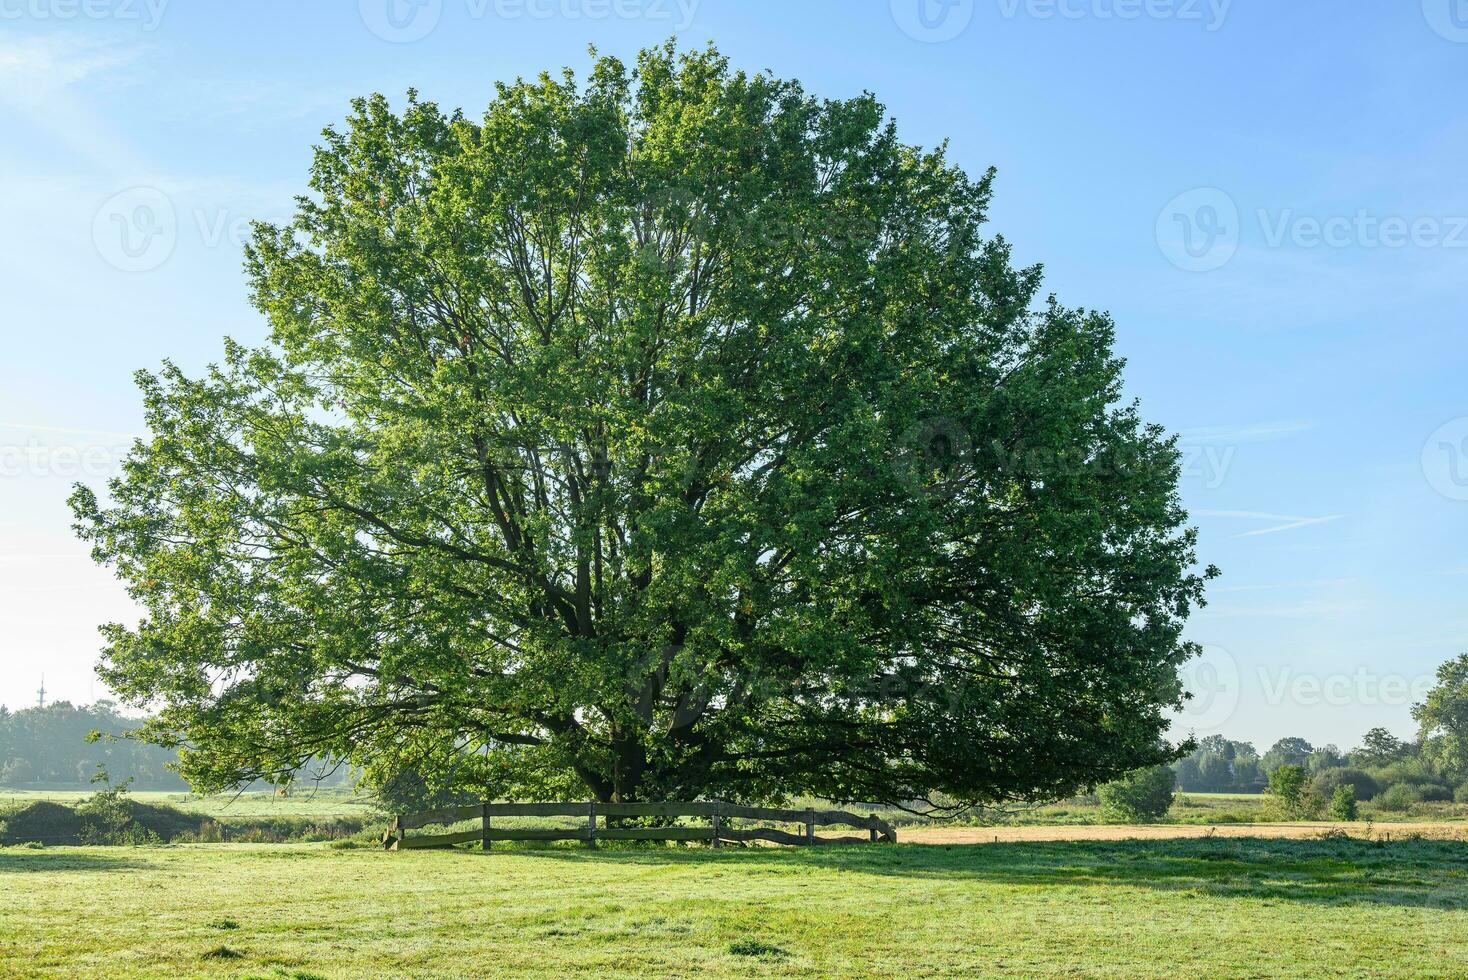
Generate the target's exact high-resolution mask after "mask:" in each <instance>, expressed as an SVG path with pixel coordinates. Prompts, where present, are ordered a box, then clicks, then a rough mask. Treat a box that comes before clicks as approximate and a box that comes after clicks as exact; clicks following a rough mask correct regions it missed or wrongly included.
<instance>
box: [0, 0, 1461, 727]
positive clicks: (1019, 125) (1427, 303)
mask: <svg viewBox="0 0 1468 980" xmlns="http://www.w3.org/2000/svg"><path fill="white" fill-rule="evenodd" d="M669 37H677V38H678V39H679V42H680V43H681V44H684V45H700V46H701V45H703V44H704V43H705V42H707V41H710V40H712V41H714V42H715V43H716V44H717V45H718V46H719V47H720V49H721V50H722V51H723V53H724V54H726V55H727V56H729V57H730V59H731V60H732V61H733V62H734V63H735V65H737V66H739V67H741V68H746V69H749V70H760V69H769V70H770V71H773V72H774V73H776V74H778V75H780V76H785V77H792V76H793V77H797V78H799V79H801V80H802V81H803V82H804V84H805V85H806V87H807V88H808V89H809V90H810V91H812V92H813V93H815V94H818V95H822V96H827V97H833V98H842V97H849V96H852V95H855V94H858V93H860V92H861V91H863V90H870V91H872V92H874V93H876V95H877V96H878V97H879V98H880V99H881V100H882V101H883V102H884V103H885V104H886V105H887V107H888V109H889V111H890V113H891V114H892V116H893V117H894V118H895V119H896V120H897V122H898V125H899V129H900V132H901V134H902V136H903V137H904V138H905V139H906V140H907V141H908V142H912V143H918V144H923V145H928V146H931V145H933V144H936V143H938V142H940V141H942V140H945V139H946V140H949V141H950V155H951V158H952V159H953V160H954V161H956V162H957V163H959V164H961V165H963V166H964V167H966V168H967V169H969V170H970V172H973V173H978V172H981V171H982V170H983V169H984V168H987V167H988V166H990V165H993V166H995V167H997V168H998V171H999V178H998V182H997V187H996V199H995V203H994V208H993V212H992V225H991V227H992V229H993V230H994V231H995V232H1000V233H1003V234H1004V235H1005V236H1006V237H1007V238H1009V239H1010V240H1011V241H1012V242H1013V243H1014V246H1015V252H1016V257H1017V259H1018V260H1019V261H1020V262H1022V263H1025V264H1028V263H1031V262H1042V263H1044V265H1045V268H1046V280H1047V288H1048V289H1050V290H1053V291H1055V293H1056V294H1057V295H1058V296H1059V297H1060V299H1061V300H1062V301H1063V302H1065V303H1067V304H1069V305H1074V306H1080V305H1083V306H1087V307H1094V308H1100V309H1105V310H1108V311H1110V312H1111V313H1112V314H1113V315H1114V316H1115V317H1116V320H1117V324H1118V336H1117V345H1118V353H1119V354H1121V355H1122V356H1124V357H1125V358H1127V360H1128V362H1129V363H1128V371H1127V382H1128V388H1129V393H1130V394H1131V395H1132V396H1135V397H1136V398H1138V399H1140V402H1141V406H1142V411H1143V414H1144V415H1145V417H1146V418H1148V419H1149V420H1152V421H1156V422H1159V423H1161V424H1163V425H1165V426H1167V427H1168V428H1169V429H1170V430H1172V431H1175V432H1177V433H1179V434H1180V437H1181V444H1182V446H1183V449H1184V478H1183V483H1182V493H1183V496H1184V499H1185V502H1186V504H1187V505H1188V507H1189V509H1190V511H1191V513H1192V515H1193V517H1194V521H1195V523H1196V525H1197V527H1198V528H1199V530H1200V547H1199V551H1200V558H1201V559H1202V560H1203V561H1205V562H1211V563H1214V564H1217V565H1218V566H1219V567H1220V568H1221V569H1222V570H1223V573H1224V574H1223V577H1222V578H1220V579H1219V580H1217V581H1216V582H1215V583H1214V586H1213V587H1212V589H1211V590H1210V604H1209V606H1208V608H1207V609H1205V610H1203V611H1201V612H1200V613H1198V614H1197V615H1196V616H1195V617H1194V619H1193V620H1192V622H1191V624H1190V626H1189V635H1190V636H1191V637H1192V638H1193V639H1194V640H1196V641H1198V642H1199V643H1201V644H1203V645H1204V646H1205V648H1206V651H1207V653H1206V655H1205V657H1204V658H1203V659H1202V660H1201V661H1199V662H1197V663H1196V664H1195V665H1193V666H1192V667H1190V668H1189V671H1188V680H1189V683H1190V685H1191V686H1192V687H1194V688H1195V689H1196V690H1197V692H1198V694H1199V698H1198V700H1197V701H1195V702H1194V705H1193V706H1192V708H1191V709H1190V711H1189V712H1188V713H1187V715H1186V716H1185V717H1184V718H1182V719H1181V720H1180V723H1179V726H1178V729H1177V732H1178V734H1179V735H1182V734H1185V733H1186V731H1188V730H1190V729H1191V730H1195V731H1197V732H1198V733H1199V734H1209V733H1212V732H1216V731H1223V732H1225V733H1227V734H1229V735H1230V736H1232V737H1235V738H1243V739H1248V740H1252V741H1255V742H1256V743H1259V744H1260V747H1261V748H1263V747H1265V746H1267V745H1268V744H1269V743H1270V742H1272V741H1273V740H1275V739H1277V738H1279V737H1281V736H1284V735H1302V736H1304V737H1306V738H1309V739H1310V740H1312V741H1314V742H1317V743H1326V742H1335V743H1337V744H1339V745H1340V746H1341V747H1343V748H1345V747H1349V746H1351V745H1354V744H1356V742H1357V740H1358V739H1359V736H1360V734H1361V733H1362V732H1364V731H1365V730H1366V729H1367V728H1369V727H1372V726H1374V725H1384V726H1386V727H1388V728H1390V729H1392V730H1393V731H1395V732H1396V733H1397V734H1399V735H1403V736H1405V735H1409V734H1410V733H1411V732H1412V731H1413V727H1414V726H1413V724H1412V721H1411V717H1410V706H1411V704H1412V702H1413V701H1414V700H1417V699H1419V698H1420V696H1421V694H1422V693H1423V691H1424V690H1425V688H1426V686H1427V685H1428V684H1430V682H1431V676H1432V672H1433V670H1434V669H1435V667H1436V666H1437V665H1438V664H1439V663H1441V662H1442V661H1444V660H1446V659H1448V658H1449V657H1451V656H1453V655H1455V654H1457V653H1460V652H1464V651H1468V608H1465V604H1464V601H1463V600H1464V592H1465V589H1468V554H1465V548H1464V545H1465V543H1468V533H1465V532H1468V385H1465V368H1468V343H1465V340H1468V323H1465V313H1468V302H1465V300H1468V180H1465V173H1468V103H1465V98H1464V93H1465V92H1468V0H1402V2H1398V3H1391V4H1384V3H1355V4H1343V3H1339V2H1325V0H1302V2H1299V3H1292V4H1281V3H1266V2H1262V0H1233V2H1229V0H859V2H847V3H837V2H834V0H833V2H815V0H812V2H807V3H790V2H784V3H775V2H750V0H744V2H735V0H360V2H358V0H320V2H313V3H300V2H295V0H292V2H256V3H250V4H219V3H205V2H203V0H0V134H3V135H0V228H3V229H4V232H5V234H4V235H3V237H0V285H3V290H0V296H3V300H0V302H3V306H0V339H3V344H4V348H3V349H4V359H3V361H0V703H3V704H5V705H8V706H10V707H12V708H14V707H21V706H25V705H29V704H33V703H34V702H35V699H36V694H35V691H36V688H37V687H38V686H39V684H40V682H41V679H42V676H43V675H44V678H45V685H46V688H47V691H48V692H49V695H48V696H49V697H50V698H51V699H60V698H66V699H71V700H73V701H88V700H91V699H94V698H96V697H102V696H105V695H106V693H107V692H106V690H105V689H104V687H103V686H102V685H101V683H100V682H99V681H97V680H96V679H95V677H94V675H93V671H92V667H93V664H94V663H95V661H96V658H97V653H98V648H99V639H98V636H97V633H96V627H97V626H98V625H99V624H100V623H103V622H106V621H109V620H128V619H130V618H135V615H136V613H135V611H134V609H133V608H132V606H131V604H130V602H129V600H128V598H127V596H126V594H125V593H124V592H123V590H122V588H121V587H120V585H118V584H117V583H116V582H115V581H114V580H113V579H112V578H111V576H110V574H109V573H108V572H107V571H105V570H102V569H98V568H96V567H94V566H93V565H92V564H91V562H90V560H89V559H88V557H87V553H86V548H85V546H84V545H82V544H81V543H79V542H78V541H76V540H75V539H74V537H73V536H72V534H71V531H70V515H69V512H68V510H67V508H66V505H65V498H66V496H67V494H68V491H69V487H70V485H71V483H72V482H74V481H76V480H82V481H84V482H86V483H89V484H91V485H94V486H97V487H99V488H100V487H101V486H102V485H103V483H104V482H105V480H106V478H107V477H108V476H109V475H111V474H112V473H113V472H114V471H115V470H116V468H117V464H118V460H119V458H120V456H121V454H122V453H123V452H125V449H126V446H127V445H128V443H129V441H130V439H131V438H132V437H133V436H135V435H139V434H141V433H142V429H143V427H142V413H141V404H140V399H139V396H138V392H137V390H136V389H135V387H134V386H133V384H132V377H131V376H132V372H133V371H134V370H136V369H138V368H154V367H156V366H157V365H158V364H159V362H160V361H161V360H162V359H163V358H165V357H170V358H173V359H174V360H176V361H177V362H178V363H179V364H180V365H182V366H183V367H184V368H185V369H187V370H190V371H197V370H198V369H199V368H200V367H201V366H203V365H205V364H206V363H208V362H209V361H210V360H211V359H217V358H218V357H219V355H220V352H221V338H222V337H223V336H225V335H229V336H232V337H234V338H236V339H238V340H241V341H244V342H246V343H258V342H260V341H262V340H263V338H264V336H265V333H266V329H265V325H264V323H263V320H262V318H261V317H260V316H259V315H258V314H256V313H255V312H254V311H252V310H251V309H250V307H249V306H248V304H247V303H246V300H245V288H244V278H243V275H242V273H241V269H240V262H241V254H240V239H241V234H242V231H243V229H244V226H245V222H247V221H248V220H250V219H253V218H264V219H271V220H278V219H281V218H284V217H286V216H287V215H288V214H289V213H290V210H291V199H292V196H293V195H294V194H297V193H300V192H302V191H304V189H305V174H306V168H307V165H308V162H309V158H310V148H311V146H312V144H313V143H314V142H315V141H316V139H317V137H318V134H319V133H320V131H321V129H322V127H323V126H325V125H327V124H329V123H332V122H334V121H339V120H340V119H342V117H343V116H344V115H345V112H346V109H347V101H348V99H350V98H351V97H353V96H356V95H362V94H366V93H369V92H373V91H380V92H383V93H385V94H387V95H389V96H390V97H391V98H393V99H394V101H395V102H397V103H398V104H401V102H402V96H403V93H404V92H405V91H406V90H407V89H408V88H410V87H416V88H417V89H419V90H420V91H421V93H422V95H423V97H424V98H427V99H431V100H434V101H436V102H438V103H440V104H441V105H444V106H445V107H456V106H461V107H463V108H464V109H465V110H466V111H467V112H469V113H470V114H477V113H478V112H479V111H480V110H481V109H482V108H483V107H484V106H485V105H486V103H487V102H488V100H489V99H490V97H491V95H492V91H493V83H494V82H495V81H496V80H509V79H512V78H514V77H515V76H517V75H533V74H536V73H538V72H540V71H542V70H545V69H558V68H559V67H560V66H563V65H570V66H572V67H575V68H577V69H578V70H579V69H583V68H584V67H585V66H586V65H587V63H588V58H587V54H586V48H587V45H588V44H591V43H594V44H595V45H596V46H597V47H598V48H599V49H600V50H601V51H602V52H604V53H610V54H615V55H618V56H621V57H623V58H624V59H628V60H631V59H632V58H633V57H635V54H636V52H637V50H638V49H639V48H641V47H644V46H648V45H651V44H656V43H659V42H661V41H663V40H665V39H667V38H669Z"/></svg>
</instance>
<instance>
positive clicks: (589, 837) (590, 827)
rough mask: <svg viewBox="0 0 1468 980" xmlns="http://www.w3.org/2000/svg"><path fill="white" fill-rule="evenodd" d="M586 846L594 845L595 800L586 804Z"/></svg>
mask: <svg viewBox="0 0 1468 980" xmlns="http://www.w3.org/2000/svg"><path fill="white" fill-rule="evenodd" d="M586 846H587V847H595V846H596V800H592V801H591V802H590V803H588V804H586Z"/></svg>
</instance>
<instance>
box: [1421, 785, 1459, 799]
mask: <svg viewBox="0 0 1468 980" xmlns="http://www.w3.org/2000/svg"><path fill="white" fill-rule="evenodd" d="M1417 792H1418V793H1419V794H1421V796H1422V802H1424V803H1448V802H1451V801H1452V799H1453V791H1452V789H1450V788H1449V787H1447V786H1444V785H1443V784H1442V783H1421V784H1419V785H1418V787H1417Z"/></svg>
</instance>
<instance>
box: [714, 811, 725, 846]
mask: <svg viewBox="0 0 1468 980" xmlns="http://www.w3.org/2000/svg"><path fill="white" fill-rule="evenodd" d="M723 811H724V804H723V802H722V801H720V800H714V847H722V846H723V841H721V840H719V834H721V833H723V831H724V821H723Z"/></svg>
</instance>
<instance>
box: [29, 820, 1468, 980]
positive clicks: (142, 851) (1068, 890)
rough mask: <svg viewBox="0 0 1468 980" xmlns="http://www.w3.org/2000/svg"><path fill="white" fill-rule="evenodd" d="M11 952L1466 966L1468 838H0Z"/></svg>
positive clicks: (389, 963) (210, 970) (870, 968)
mask: <svg viewBox="0 0 1468 980" xmlns="http://www.w3.org/2000/svg"><path fill="white" fill-rule="evenodd" d="M0 923H3V924H4V928H3V929H0V972H7V971H8V972H10V973H15V974H19V975H41V974H51V975H67V976H71V975H93V976H109V977H110V976H129V975H137V976H141V975H147V976H192V975H235V976H254V977H358V976H421V977H456V976H465V977H468V976H476V977H477V976H525V977H530V976H562V975H568V974H573V973H578V972H584V973H587V974H591V975H596V976H610V977H639V978H649V977H663V976H680V977H682V976H699V977H702V978H710V977H712V978H717V977H744V976H750V975H760V976H781V977H784V976H805V977H815V976H832V975H839V976H858V977H860V976H891V975H902V976H906V977H924V976H953V975H964V976H969V975H1018V976H1036V975H1054V974H1058V973H1065V974H1068V975H1078V976H1116V975H1127V976H1157V977H1163V976H1167V977H1172V976H1176V975H1203V976H1282V975H1293V976H1322V975H1327V974H1334V975H1342V974H1344V975H1361V976H1365V975H1372V976H1421V975H1439V976H1461V975H1464V974H1468V847H1465V846H1464V845H1462V844H1453V843H1444V842H1426V841H1403V842H1396V843H1392V844H1389V845H1376V844H1370V843H1365V842H1361V841H1342V840H1323V841H1289V842H1285V841H1268V842H1264V841H1252V840H1230V841H1222V840H1194V841H1169V842H1147V843H1143V842H1135V841H1133V842H1118V843H1085V844H1079V843H1071V844H1023V845H1002V844H1001V845H985V846H965V847H941V846H916V845H898V846H895V847H893V846H870V845H864V846H854V847H838V848H828V849H820V850H814V851H812V850H806V849H788V848H758V849H749V850H742V849H734V848H730V849H725V850H722V851H717V852H716V851H711V850H708V849H705V848H679V847H670V848H655V849H621V850H613V849H603V850H600V851H587V850H584V849H581V848H577V847H566V848H556V849H544V850H535V851H531V850H510V849H506V848H497V849H496V850H494V851H492V852H490V853H488V854H483V853H479V852H475V851H457V852H406V853H398V854H388V853H383V852H380V851H374V850H366V849H361V850H345V849H336V848H331V847H328V846H320V845H307V846H298V845H276V846H268V845H267V846H253V847H251V846H230V845H214V846H207V845H199V846H187V847H170V848H134V849H124V848H55V849H41V850H33V849H26V848H18V847H15V848H5V849H0Z"/></svg>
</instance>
